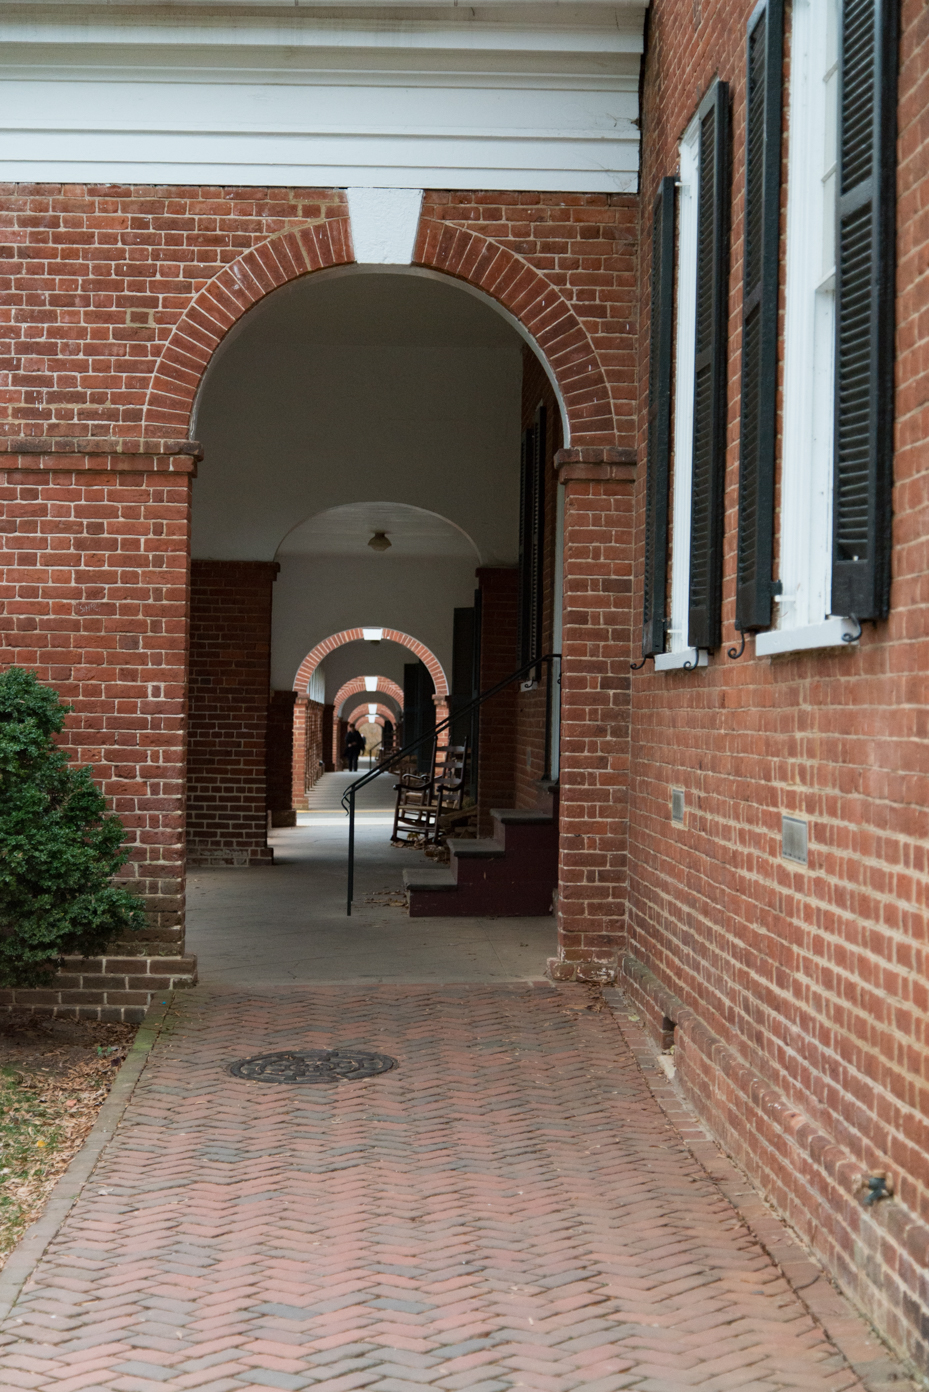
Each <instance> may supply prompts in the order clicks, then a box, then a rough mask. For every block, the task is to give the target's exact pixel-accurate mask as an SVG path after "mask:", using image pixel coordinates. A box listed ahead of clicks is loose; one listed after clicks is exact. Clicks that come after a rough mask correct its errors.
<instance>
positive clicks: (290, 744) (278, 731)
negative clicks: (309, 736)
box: [265, 691, 297, 827]
mask: <svg viewBox="0 0 929 1392" xmlns="http://www.w3.org/2000/svg"><path fill="white" fill-rule="evenodd" d="M296 699H297V693H296V692H295V691H272V692H271V701H270V703H269V705H268V734H267V753H266V761H265V762H266V767H267V787H268V811H269V812H270V813H271V825H272V826H273V827H276V826H281V827H283V826H296V825H297V813H296V809H295V808H294V802H293V757H294V703H295V702H296Z"/></svg>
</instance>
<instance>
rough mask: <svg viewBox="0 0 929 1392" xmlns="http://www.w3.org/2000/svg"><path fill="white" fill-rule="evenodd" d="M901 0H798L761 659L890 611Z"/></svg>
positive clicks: (825, 640) (834, 637)
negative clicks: (777, 459)
mask: <svg viewBox="0 0 929 1392" xmlns="http://www.w3.org/2000/svg"><path fill="white" fill-rule="evenodd" d="M896 9H897V7H896V4H895V0H794V3H793V6H792V42H791V73H790V117H789V163H788V186H787V188H788V192H787V258H786V287H785V288H786V314H785V324H784V407H783V449H782V470H781V490H780V528H779V540H780V547H779V550H780V556H779V579H780V589H781V593H780V594H779V595H778V596H777V601H776V602H777V611H778V612H777V619H776V627H775V628H773V629H771V630H769V631H768V632H764V633H758V634H757V636H756V639H755V650H756V652H758V653H759V654H774V653H779V652H791V651H796V650H799V649H804V648H818V647H825V646H829V645H832V644H839V643H842V642H851V641H854V639H855V637H856V636H857V635H858V633H859V632H860V620H862V619H879V618H883V617H885V616H886V613H887V608H888V600H889V580H890V520H891V519H890V487H891V470H892V449H893V446H892V438H893V264H894V250H893V227H894V168H895V157H894V133H895V103H896V90H895V73H896V18H895V17H896Z"/></svg>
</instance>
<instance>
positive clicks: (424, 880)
mask: <svg viewBox="0 0 929 1392" xmlns="http://www.w3.org/2000/svg"><path fill="white" fill-rule="evenodd" d="M403 888H404V889H405V890H406V891H407V893H415V894H419V893H424V894H446V893H448V891H449V890H451V891H453V892H454V891H455V890H457V888H458V881H457V880H456V879H455V876H454V875H453V874H452V872H451V870H404V872H403Z"/></svg>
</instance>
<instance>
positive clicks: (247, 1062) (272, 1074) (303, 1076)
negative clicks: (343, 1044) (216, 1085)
mask: <svg viewBox="0 0 929 1392" xmlns="http://www.w3.org/2000/svg"><path fill="white" fill-rule="evenodd" d="M396 1067H397V1060H396V1059H395V1058H391V1057H390V1055H389V1054H372V1053H369V1052H368V1051H367V1050H366V1049H294V1050H292V1051H289V1052H288V1053H284V1054H255V1056H254V1057H253V1058H245V1059H236V1061H235V1063H230V1065H229V1072H230V1073H231V1074H232V1075H233V1077H234V1078H247V1079H250V1080H251V1081H252V1082H256V1083H339V1082H354V1081H355V1080H356V1079H358V1078H376V1077H377V1076H378V1074H379V1073H389V1072H390V1070H391V1069H392V1068H396Z"/></svg>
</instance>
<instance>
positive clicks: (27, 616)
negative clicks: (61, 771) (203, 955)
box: [0, 453, 194, 942]
mask: <svg viewBox="0 0 929 1392" xmlns="http://www.w3.org/2000/svg"><path fill="white" fill-rule="evenodd" d="M193 468H194V461H193V460H192V459H191V458H190V457H189V455H184V456H175V457H167V456H163V455H146V456H140V455H111V454H107V453H100V454H90V455H87V454H81V455H73V454H69V455H62V456H60V457H57V458H56V457H55V456H53V455H49V454H42V453H38V454H35V455H28V454H20V455H16V454H7V455H3V456H0V509H2V521H0V641H2V648H0V665H2V666H4V667H6V666H9V665H11V664H18V665H19V666H22V667H28V668H31V669H33V670H35V671H36V672H37V673H38V675H39V677H40V678H41V680H42V681H44V682H47V683H49V684H50V685H51V686H53V687H54V688H55V689H56V690H57V691H58V692H59V694H60V695H61V697H62V698H63V699H64V700H66V701H68V702H70V703H71V704H72V705H73V706H74V713H73V714H72V715H70V716H69V717H68V721H67V727H66V731H65V734H64V740H65V743H66V744H67V745H68V747H69V748H70V750H71V752H72V755H73V758H74V760H75V762H76V763H78V764H89V765H91V767H92V768H93V770H94V776H95V778H96V779H97V781H98V783H99V784H100V786H101V787H102V789H103V791H104V793H105V794H106V796H107V797H108V799H109V800H110V803H111V805H112V807H113V808H114V810H115V811H117V812H118V813H119V815H120V816H121V818H122V820H123V823H124V825H125V826H126V828H127V831H128V835H129V843H130V846H131V860H130V862H129V864H128V865H127V866H126V867H125V869H124V870H123V872H122V878H124V879H127V880H130V881H132V882H133V883H134V885H135V886H136V887H137V888H138V890H139V891H140V892H141V893H142V894H144V895H145V897H146V900H147V904H148V908H149V935H150V936H152V937H158V938H166V939H176V940H177V941H178V942H182V941H183V922H184V878H183V859H184V764H185V757H186V729H185V719H184V716H185V702H186V669H187V575H188V560H187V555H188V541H187V537H188V531H189V520H190V476H191V472H192V470H193Z"/></svg>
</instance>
